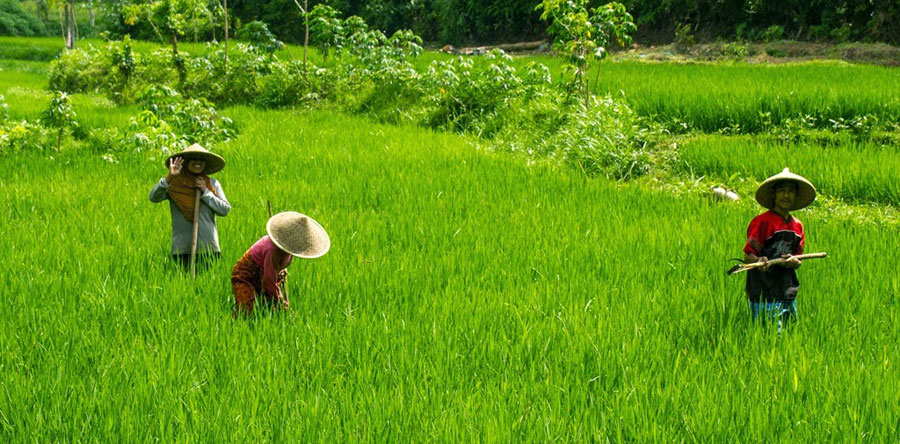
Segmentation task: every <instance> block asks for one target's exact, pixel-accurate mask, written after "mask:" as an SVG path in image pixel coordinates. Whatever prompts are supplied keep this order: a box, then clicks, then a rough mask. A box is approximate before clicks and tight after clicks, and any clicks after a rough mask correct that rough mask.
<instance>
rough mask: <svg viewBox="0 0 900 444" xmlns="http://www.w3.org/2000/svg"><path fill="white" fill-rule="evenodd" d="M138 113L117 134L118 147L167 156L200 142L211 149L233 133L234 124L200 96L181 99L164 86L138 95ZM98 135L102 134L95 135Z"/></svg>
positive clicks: (173, 91)
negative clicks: (139, 107) (139, 108)
mask: <svg viewBox="0 0 900 444" xmlns="http://www.w3.org/2000/svg"><path fill="white" fill-rule="evenodd" d="M139 101H140V105H141V109H142V110H141V112H140V113H138V115H137V116H134V117H132V118H131V119H130V121H129V124H128V125H127V126H126V128H125V129H124V131H123V132H122V133H121V134H114V135H118V136H119V140H118V144H117V145H118V146H119V147H120V148H121V149H127V148H131V149H132V150H133V151H135V152H143V153H147V154H149V156H150V157H151V158H154V159H155V158H157V156H163V157H164V156H167V155H169V154H171V153H173V152H177V151H180V150H182V149H184V148H187V147H188V146H190V145H191V144H193V143H200V144H202V145H204V146H205V147H207V148H211V147H212V146H214V145H215V144H216V143H217V142H223V141H228V140H230V139H231V138H233V137H234V136H235V127H234V123H233V122H232V121H231V119H229V118H228V117H224V116H221V115H219V114H218V113H217V112H216V109H215V108H214V107H213V106H212V105H211V104H210V103H209V102H207V101H206V100H203V99H185V98H183V97H182V96H181V94H179V93H178V92H177V91H175V90H173V89H172V88H169V87H167V86H151V87H148V88H147V89H146V90H145V91H144V93H143V94H142V95H141V96H140V98H139ZM95 136H97V137H102V136H103V135H102V134H95Z"/></svg>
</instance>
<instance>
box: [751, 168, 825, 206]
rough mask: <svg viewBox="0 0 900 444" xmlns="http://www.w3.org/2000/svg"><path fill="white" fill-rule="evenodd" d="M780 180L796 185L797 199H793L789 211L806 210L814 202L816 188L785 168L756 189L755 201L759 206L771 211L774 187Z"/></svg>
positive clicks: (773, 201) (773, 204) (773, 203)
mask: <svg viewBox="0 0 900 444" xmlns="http://www.w3.org/2000/svg"><path fill="white" fill-rule="evenodd" d="M782 180H790V181H792V182H794V183H796V184H797V197H796V198H794V205H793V206H792V207H791V208H790V210H791V211H794V210H799V209H801V208H806V206H808V205H809V204H811V203H812V202H813V201H814V200H816V187H814V186H813V184H812V183H810V182H809V181H808V180H806V178H805V177H803V176H800V175H798V174H794V173H792V172H791V171H790V170H789V169H787V168H785V169H784V171H782V172H780V173H778V174H776V175H774V176H772V177H770V178H768V179H766V180H765V181H763V183H761V184H760V185H759V188H757V189H756V201H757V202H759V204H760V205H762V206H764V207H766V208H768V209H770V210H771V209H772V208H774V207H775V185H776V184H778V182H780V181H782Z"/></svg>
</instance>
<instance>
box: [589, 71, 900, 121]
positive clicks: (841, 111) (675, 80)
mask: <svg viewBox="0 0 900 444" xmlns="http://www.w3.org/2000/svg"><path fill="white" fill-rule="evenodd" d="M604 70H605V72H607V73H608V74H607V75H605V76H603V77H602V78H601V81H600V84H601V86H600V88H599V90H598V91H599V92H605V93H609V94H612V95H614V96H619V95H621V96H623V97H624V98H625V100H627V101H628V103H629V104H630V105H631V106H632V107H633V108H634V110H635V111H637V112H638V114H640V115H642V116H648V117H651V118H654V119H656V120H658V121H660V122H664V123H666V122H673V121H675V119H677V120H678V121H680V122H684V123H686V124H687V126H688V127H689V128H690V129H695V130H699V131H705V132H715V131H717V130H719V129H722V128H727V127H730V126H733V125H738V126H740V128H741V130H742V132H751V133H753V132H759V131H763V130H765V123H766V122H765V121H764V120H763V119H761V118H760V116H761V114H760V113H764V114H766V115H767V116H768V123H769V124H774V125H779V124H781V123H782V122H783V121H785V120H786V119H789V118H798V117H800V116H804V115H806V116H814V117H815V118H816V119H818V120H817V121H818V122H819V124H821V125H823V127H824V125H827V124H828V121H829V119H833V120H837V119H853V118H855V117H857V116H864V115H871V116H877V117H878V118H879V119H881V120H882V121H883V122H896V121H897V119H898V116H900V73H898V72H897V71H896V70H894V69H891V68H884V67H877V66H861V65H846V64H840V63H831V62H811V63H799V64H787V65H745V64H734V65H723V64H662V63H641V62H619V63H609V64H607V65H606V66H605V67H604ZM672 128H673V129H674V128H675V126H672Z"/></svg>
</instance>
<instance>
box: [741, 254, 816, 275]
mask: <svg viewBox="0 0 900 444" xmlns="http://www.w3.org/2000/svg"><path fill="white" fill-rule="evenodd" d="M826 256H828V254H827V253H824V252H822V253H809V254H798V255H796V256H793V257H795V258H797V259H800V260H806V259H820V258H823V257H826ZM787 261H788V259H785V258H777V259H772V260H769V261H768V262H754V263H752V264H738V265H735V266H734V267H731V269H730V270H728V274H729V275H732V274H737V273H740V272H742V271H748V270H752V269H754V268H759V267H763V266H765V265H778V264H783V263H785V262H787Z"/></svg>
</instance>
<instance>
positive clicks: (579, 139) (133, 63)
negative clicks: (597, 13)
mask: <svg viewBox="0 0 900 444" xmlns="http://www.w3.org/2000/svg"><path fill="white" fill-rule="evenodd" d="M311 28H312V29H313V31H314V39H313V43H314V44H316V45H317V46H319V48H320V51H322V54H329V55H328V56H327V57H326V58H325V61H324V62H323V64H322V66H314V65H312V64H310V65H308V66H305V67H304V65H303V64H302V63H301V62H298V61H294V60H282V59H279V58H278V57H277V56H276V55H275V54H274V53H272V52H270V51H269V50H268V48H267V47H269V46H270V44H269V43H268V42H271V38H269V37H264V38H262V39H259V40H260V41H261V42H262V43H263V45H264V47H262V48H261V47H259V46H255V45H248V44H238V45H237V46H236V47H233V48H232V49H231V50H230V51H229V56H228V70H227V71H226V69H225V54H224V48H223V47H222V46H221V45H210V46H209V47H208V48H207V49H208V50H207V51H206V53H205V54H201V55H196V56H194V55H190V54H187V53H186V52H183V51H182V52H181V53H180V55H179V56H180V57H182V58H183V66H184V73H183V75H182V74H181V73H179V70H178V69H177V67H175V66H174V64H173V63H172V59H173V57H172V55H171V54H170V53H169V52H168V51H166V50H163V49H157V50H156V51H153V52H150V53H143V54H141V53H137V52H135V51H134V50H133V48H132V46H131V43H130V41H129V40H128V39H126V40H123V41H121V42H109V43H108V44H107V45H105V46H104V47H92V46H88V47H86V48H84V49H79V50H74V51H68V52H66V53H65V54H63V55H62V56H61V58H60V59H59V60H58V61H54V62H53V63H52V65H51V71H50V84H51V86H52V87H53V88H58V89H64V90H66V91H70V92H80V91H102V92H105V93H106V94H107V95H108V96H109V97H110V98H111V99H113V100H115V101H117V102H119V103H130V102H133V101H135V100H137V98H138V95H139V94H142V92H143V91H145V90H146V88H147V87H148V86H150V85H166V87H167V88H169V89H170V90H171V91H175V90H177V91H180V93H181V94H183V95H184V96H185V97H187V98H190V99H193V100H209V101H211V102H214V103H218V104H226V105H229V104H252V105H257V106H262V107H280V106H306V107H309V106H329V107H335V108H338V109H341V110H345V111H349V112H355V113H363V114H366V115H368V116H371V117H372V118H374V119H376V120H378V121H383V122H392V123H412V124H418V125H423V126H427V127H430V128H435V129H441V130H450V131H455V132H460V133H469V134H474V135H477V136H480V137H483V138H486V139H489V140H494V141H495V142H496V144H497V145H498V146H500V147H501V148H502V149H509V150H512V151H522V150H520V149H519V148H518V147H520V146H523V145H529V146H531V147H532V148H531V149H529V150H528V152H529V153H530V154H539V155H543V156H552V157H557V158H560V159H563V160H565V161H570V162H572V163H573V164H577V165H578V166H579V167H580V168H582V169H584V170H585V172H586V173H588V174H591V175H606V176H610V177H615V178H619V179H624V178H629V177H633V176H638V175H640V174H642V173H644V172H646V171H647V170H648V166H649V159H650V157H649V152H650V151H651V150H652V149H653V148H654V146H655V144H654V142H653V140H654V138H655V137H656V136H657V135H658V131H657V130H647V129H646V128H647V127H648V126H650V125H649V124H648V123H645V122H642V121H641V119H639V118H638V116H637V115H636V114H635V113H634V112H633V111H632V110H631V109H630V108H629V107H628V105H627V104H625V103H624V102H622V101H620V100H614V99H611V98H602V99H592V98H590V96H589V95H582V94H581V93H580V92H579V93H578V94H573V89H572V87H571V84H572V83H573V82H576V81H577V78H568V79H567V80H565V81H561V82H556V83H554V82H553V81H552V80H551V76H550V72H549V69H548V68H547V67H546V66H544V65H541V64H537V63H535V64H531V65H529V66H528V67H526V69H523V70H519V69H517V68H516V67H514V66H513V61H512V59H511V58H510V57H509V56H508V55H506V54H504V53H503V52H502V51H499V50H495V51H494V52H492V53H491V54H489V55H488V56H487V57H485V58H484V59H482V61H483V63H477V64H476V63H475V60H474V59H472V58H466V57H458V58H455V59H450V60H444V61H440V60H438V61H434V62H432V63H431V64H430V65H429V66H427V67H426V68H424V69H421V68H416V66H414V65H413V64H412V63H411V62H410V58H411V57H414V56H417V55H418V54H419V53H420V52H421V51H422V48H421V46H420V45H421V43H422V40H421V39H420V38H419V37H418V36H416V35H415V34H414V33H412V32H411V31H407V30H401V31H397V32H395V33H394V34H393V35H391V36H390V37H388V36H386V35H385V34H384V33H382V32H381V31H379V30H376V29H371V28H370V27H369V26H368V24H367V23H366V22H365V21H364V20H362V19H361V18H359V17H355V16H354V17H350V18H347V19H339V18H337V15H336V12H335V10H333V9H332V8H330V7H327V6H325V5H318V6H317V7H316V8H315V9H314V10H313V14H312V19H311ZM261 34H264V33H261ZM584 92H585V93H587V90H586V89H585V90H584ZM535 136H539V137H537V138H535ZM151 139H152V138H151ZM152 151H159V150H158V149H154V150H152Z"/></svg>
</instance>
